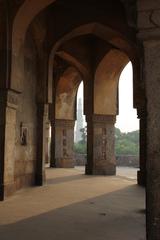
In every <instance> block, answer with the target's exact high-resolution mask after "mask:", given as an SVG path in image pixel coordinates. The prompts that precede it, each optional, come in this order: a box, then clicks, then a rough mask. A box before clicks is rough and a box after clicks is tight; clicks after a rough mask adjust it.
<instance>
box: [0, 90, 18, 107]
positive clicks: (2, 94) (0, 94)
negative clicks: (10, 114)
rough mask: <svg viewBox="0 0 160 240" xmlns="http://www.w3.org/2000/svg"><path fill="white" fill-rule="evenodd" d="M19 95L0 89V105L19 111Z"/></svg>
mask: <svg viewBox="0 0 160 240" xmlns="http://www.w3.org/2000/svg"><path fill="white" fill-rule="evenodd" d="M18 98H19V94H18V93H17V92H15V91H12V90H3V89H0V103H1V104H4V105H5V106H6V107H10V108H14V109H17V107H18Z"/></svg>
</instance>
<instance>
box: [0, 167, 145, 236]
mask: <svg viewBox="0 0 160 240" xmlns="http://www.w3.org/2000/svg"><path fill="white" fill-rule="evenodd" d="M127 172H128V170H125V171H123V169H120V170H118V176H116V177H115V176H109V177H108V176H107V177H105V176H85V175H83V168H75V169H47V171H46V174H47V183H46V185H45V186H43V187H33V188H28V189H25V190H21V191H19V192H18V193H16V194H15V195H14V196H13V197H10V198H8V199H7V200H6V201H5V202H0V239H1V240H11V239H12V240H35V239H38V240H41V239H43V240H66V239H67V240H82V239H83V240H91V239H92V240H145V211H144V209H145V203H144V202H145V200H144V195H145V194H144V189H143V188H141V187H139V186H137V185H136V180H135V177H134V176H135V175H134V173H135V170H133V171H132V173H131V175H130V176H128V175H127Z"/></svg>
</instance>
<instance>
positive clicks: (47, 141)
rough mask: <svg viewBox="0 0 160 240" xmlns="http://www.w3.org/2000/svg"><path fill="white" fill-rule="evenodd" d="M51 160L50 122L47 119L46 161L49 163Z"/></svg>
mask: <svg viewBox="0 0 160 240" xmlns="http://www.w3.org/2000/svg"><path fill="white" fill-rule="evenodd" d="M49 160H50V123H49V121H46V124H45V163H46V164H48V163H49Z"/></svg>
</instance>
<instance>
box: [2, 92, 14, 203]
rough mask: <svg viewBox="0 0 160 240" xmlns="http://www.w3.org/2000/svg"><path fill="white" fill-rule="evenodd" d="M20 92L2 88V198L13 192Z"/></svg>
mask: <svg viewBox="0 0 160 240" xmlns="http://www.w3.org/2000/svg"><path fill="white" fill-rule="evenodd" d="M17 105H18V94H17V93H15V92H13V91H10V90H8V91H7V90H0V200H3V199H4V198H5V197H7V196H9V195H11V194H13V192H14V191H15V183H14V162H15V156H14V155H15V151H14V150H15V136H16V109H17Z"/></svg>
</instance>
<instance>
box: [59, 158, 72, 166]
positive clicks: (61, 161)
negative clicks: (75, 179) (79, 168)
mask: <svg viewBox="0 0 160 240" xmlns="http://www.w3.org/2000/svg"><path fill="white" fill-rule="evenodd" d="M56 163H57V164H56V167H57V168H74V166H75V164H74V160H73V159H71V158H60V159H56Z"/></svg>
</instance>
